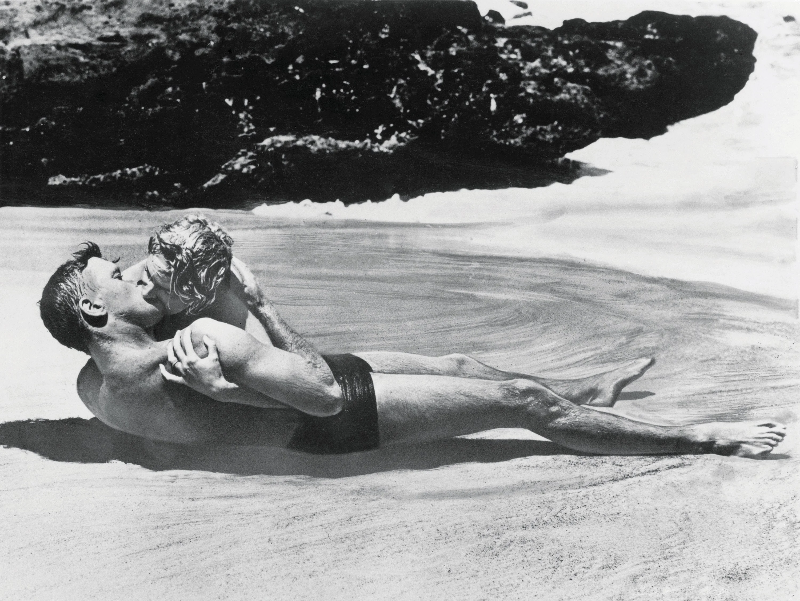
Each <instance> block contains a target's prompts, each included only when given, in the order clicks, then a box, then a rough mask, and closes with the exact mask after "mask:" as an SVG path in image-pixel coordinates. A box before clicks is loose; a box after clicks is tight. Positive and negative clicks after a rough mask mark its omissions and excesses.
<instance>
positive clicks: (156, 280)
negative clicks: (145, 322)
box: [137, 254, 186, 315]
mask: <svg viewBox="0 0 800 601" xmlns="http://www.w3.org/2000/svg"><path fill="white" fill-rule="evenodd" d="M171 282H172V268H171V267H170V266H169V265H168V264H167V262H166V260H165V259H164V257H162V256H161V255H158V254H151V255H148V256H147V260H146V261H145V263H144V267H143V268H142V273H141V274H140V275H139V280H138V282H137V283H138V285H139V286H140V290H141V293H142V296H143V297H144V298H145V300H147V302H149V303H152V304H153V305H155V306H157V307H159V309H160V311H161V312H162V315H175V314H176V313H180V312H181V311H183V310H184V309H185V308H186V303H184V302H183V301H182V300H181V299H180V298H179V297H178V296H177V295H176V294H174V293H173V292H171V288H172V287H171V285H170V284H171Z"/></svg>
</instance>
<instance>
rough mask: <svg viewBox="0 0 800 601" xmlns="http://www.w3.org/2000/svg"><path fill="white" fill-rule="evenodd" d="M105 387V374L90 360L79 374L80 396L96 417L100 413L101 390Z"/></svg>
mask: <svg viewBox="0 0 800 601" xmlns="http://www.w3.org/2000/svg"><path fill="white" fill-rule="evenodd" d="M102 386H103V374H101V373H100V370H99V369H98V367H97V364H96V363H95V362H94V359H89V360H88V361H87V362H86V365H84V366H83V369H81V372H80V373H79V374H78V396H79V397H80V398H81V401H83V404H84V405H86V408H87V409H88V410H89V411H91V412H92V413H93V414H94V415H97V414H98V412H99V411H100V389H101V388H102Z"/></svg>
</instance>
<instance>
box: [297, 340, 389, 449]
mask: <svg viewBox="0 0 800 601" xmlns="http://www.w3.org/2000/svg"><path fill="white" fill-rule="evenodd" d="M323 359H325V362H326V363H327V364H328V366H329V367H330V368H331V371H332V372H333V377H334V378H335V379H336V382H338V384H339V386H340V387H341V389H342V398H343V402H344V404H343V407H342V410H341V411H340V412H339V413H337V414H336V415H332V416H330V417H316V416H313V415H308V414H303V416H302V418H301V422H300V425H299V426H298V427H297V430H295V433H294V436H292V439H291V441H290V442H289V446H288V448H289V449H292V450H294V451H303V452H304V453H356V452H358V451H369V450H371V449H377V448H378V445H379V444H380V435H379V432H378V405H377V402H376V401H375V388H374V387H373V386H372V376H371V375H370V374H371V373H372V368H371V367H370V365H369V363H367V362H366V361H364V360H363V359H361V358H360V357H356V356H355V355H349V354H347V355H326V356H323Z"/></svg>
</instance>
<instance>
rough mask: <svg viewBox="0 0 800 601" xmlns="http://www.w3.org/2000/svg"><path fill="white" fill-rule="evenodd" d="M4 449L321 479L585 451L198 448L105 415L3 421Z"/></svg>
mask: <svg viewBox="0 0 800 601" xmlns="http://www.w3.org/2000/svg"><path fill="white" fill-rule="evenodd" d="M0 445H3V446H5V447H13V448H18V449H23V450H26V451H33V452H34V453H36V454H37V455H40V456H42V457H45V458H47V459H51V460H53V461H65V462H72V463H108V462H110V461H121V462H123V463H133V464H136V465H140V466H142V467H144V468H146V469H149V470H153V471H164V470H196V471H205V472H215V473H224V474H239V475H256V474H261V475H271V476H284V475H305V476H314V477H318V478H343V477H348V476H360V475H364V474H372V473H377V472H387V471H394V470H426V469H434V468H438V467H442V466H446V465H454V464H459V463H472V462H477V463H494V462H501V461H508V460H511V459H517V458H521V457H528V456H531V455H555V454H574V455H579V454H580V453H577V452H574V451H570V450H569V449H564V448H563V447H559V446H558V445H556V444H553V443H551V442H546V441H537V440H486V439H465V438H453V439H449V440H443V441H437V442H435V443H426V444H418V445H414V446H406V445H399V446H395V447H388V448H384V449H380V450H377V451H371V452H368V453H354V454H350V455H328V456H324V455H307V454H304V453H295V452H291V451H286V450H283V449H276V448H271V447H258V446H203V447H193V446H184V445H175V444H169V443H162V442H155V441H152V440H148V439H145V438H140V437H138V436H132V435H130V434H125V433H124V432H119V431H117V430H114V429H112V428H109V427H108V426H106V425H105V424H103V423H102V422H101V421H100V420H98V419H97V418H93V419H88V420H87V419H82V418H68V419H60V420H24V421H16V422H6V423H3V424H0Z"/></svg>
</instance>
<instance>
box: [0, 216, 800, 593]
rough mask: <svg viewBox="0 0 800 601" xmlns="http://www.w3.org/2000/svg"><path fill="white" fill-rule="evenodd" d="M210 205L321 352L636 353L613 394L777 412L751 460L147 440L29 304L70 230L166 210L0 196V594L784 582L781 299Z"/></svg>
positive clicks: (517, 365) (652, 588) (659, 415)
mask: <svg viewBox="0 0 800 601" xmlns="http://www.w3.org/2000/svg"><path fill="white" fill-rule="evenodd" d="M214 216H215V217H216V218H218V219H219V220H221V221H222V222H223V223H224V224H225V225H226V226H228V227H229V229H230V230H231V232H232V234H233V235H234V238H235V239H236V241H237V246H236V248H237V253H238V254H239V255H240V256H241V257H242V258H243V259H245V260H246V261H248V262H249V263H250V264H251V265H252V266H253V267H254V269H255V271H256V272H257V274H258V275H259V276H260V277H261V278H262V279H263V280H264V281H265V282H267V284H268V289H269V292H270V294H271V295H272V297H273V298H274V299H275V300H276V301H277V304H278V306H279V308H280V309H281V311H282V312H283V313H284V314H285V316H286V317H287V318H288V319H289V321H290V322H291V323H293V324H294V325H295V326H296V327H297V328H298V329H299V330H300V331H302V332H304V333H307V334H308V335H310V336H311V338H312V339H313V340H314V341H315V342H316V343H317V345H318V346H319V347H320V348H321V349H323V350H325V351H354V350H379V349H391V348H394V349H402V350H408V351H413V352H422V353H431V354H435V353H442V352H448V351H453V350H459V351H464V352H469V353H472V354H474V355H476V356H478V357H479V358H482V359H484V360H486V361H488V362H490V363H492V364H495V365H497V366H500V367H506V368H509V369H513V370H520V371H526V370H527V371H531V372H538V373H543V374H552V375H556V374H561V375H572V376H578V375H585V374H588V373H593V372H595V371H599V370H601V369H603V368H605V367H610V366H612V365H615V364H616V363H618V362H621V361H624V360H626V359H629V358H633V357H637V356H640V355H643V354H655V355H656V356H657V357H658V363H657V364H656V366H655V367H654V368H652V370H651V371H650V372H649V373H648V374H647V375H646V377H645V378H643V379H642V380H640V381H638V382H636V383H635V384H634V385H632V386H631V388H630V390H629V391H628V394H627V395H626V396H624V397H623V400H621V401H620V402H619V403H618V405H617V408H616V409H615V411H618V412H619V413H621V414H624V415H628V416H631V417H634V418H639V419H648V420H651V421H654V422H658V423H684V422H687V421H695V420H702V419H722V420H731V419H739V418H747V417H761V416H774V417H779V418H781V419H783V420H786V421H787V422H790V424H791V425H790V428H791V430H790V436H789V437H788V438H787V440H786V441H785V442H784V443H783V444H782V445H781V446H780V447H778V449H777V451H776V453H775V454H774V455H773V456H772V458H771V459H770V460H765V461H754V460H746V459H740V458H728V457H717V456H684V457H592V456H582V455H578V454H574V453H570V452H565V451H564V450H562V449H559V448H558V447H556V446H554V445H552V444H550V443H547V442H543V441H541V440H540V439H537V438H536V437H533V436H531V435H529V434H528V433H527V432H524V431H517V430H510V431H494V432H490V433H487V434H485V435H483V436H481V437H480V438H468V439H457V440H453V441H448V442H443V443H440V444H435V445H427V446H425V447H423V448H400V447H398V448H395V449H386V450H381V451H377V452H373V453H366V454H360V455H352V456H347V457H336V458H313V457H306V456H302V455H294V454H290V453H286V452H276V451H271V450H268V449H259V448H250V447H240V448H226V449H204V450H202V451H188V450H185V449H180V448H176V447H169V446H165V445H156V444H153V443H148V442H146V441H143V440H140V439H136V438H134V437H130V436H126V435H122V434H118V433H115V432H113V431H111V430H109V429H108V428H105V427H104V426H102V425H101V424H99V423H98V422H97V420H92V419H90V418H91V415H90V414H89V412H88V411H87V410H86V409H85V408H84V407H83V406H82V405H81V403H80V401H79V399H78V397H77V395H76V393H75V390H74V381H75V376H76V374H77V371H78V369H79V368H80V366H81V365H82V363H83V361H84V357H83V356H82V355H80V354H79V353H77V352H74V351H69V350H67V349H63V348H60V347H59V346H58V345H57V344H56V343H55V342H54V341H53V340H52V339H51V338H50V337H49V335H48V334H47V332H46V331H45V330H44V328H43V327H42V326H41V324H40V323H39V319H38V315H37V309H36V306H35V302H36V300H37V299H38V295H39V293H40V290H41V286H42V285H43V283H44V282H45V281H46V278H47V277H48V275H49V273H50V272H51V271H52V269H53V268H54V266H55V265H56V264H57V263H59V262H60V261H61V260H63V258H64V257H65V255H66V254H67V253H68V252H69V251H71V250H72V249H74V247H75V245H76V243H77V242H79V241H81V240H84V239H86V238H91V239H93V240H95V241H96V242H98V243H99V244H100V245H101V246H102V247H103V248H104V250H105V251H106V254H107V255H108V256H113V255H115V254H118V255H120V256H121V257H122V262H123V263H126V262H128V261H130V260H132V259H133V258H135V257H137V256H140V253H141V250H142V249H143V246H144V240H145V238H146V235H147V233H148V232H149V230H150V229H151V228H152V226H154V225H156V224H158V223H161V222H164V221H167V220H169V219H171V218H172V217H173V214H167V213H160V214H148V213H140V212H133V211H131V212H126V213H121V212H112V211H88V210H82V209H62V210H55V209H24V208H19V209H9V208H5V209H0V224H2V225H0V229H1V230H2V231H1V233H0V241H1V242H0V243H1V244H2V251H3V252H2V253H0V256H2V259H0V284H1V285H0V308H1V309H2V310H1V311H0V320H1V323H2V331H3V334H4V336H3V340H4V343H5V344H4V348H3V350H2V364H3V376H4V377H3V380H2V385H3V387H4V394H3V396H2V398H3V403H0V445H3V447H2V448H0V491H2V492H1V493H0V515H2V516H3V517H2V519H3V528H2V535H0V540H2V543H0V553H2V559H1V561H2V565H3V576H2V578H1V579H0V598H3V599H12V600H17V599H102V600H109V599H243V598H249V599H253V598H256V599H275V600H279V599H302V598H327V599H332V600H335V599H343V600H344V599H436V600H438V599H450V598H454V599H548V600H560V599H570V600H576V599H591V600H596V599H609V600H611V599H621V600H626V601H627V600H634V599H643V600H648V601H650V600H655V599H670V600H676V599H692V600H698V599H719V600H737V601H740V600H748V599H761V598H765V597H766V598H770V599H773V600H784V599H793V598H796V596H797V594H798V587H797V584H796V576H795V574H796V569H797V566H798V565H800V561H799V560H800V552H798V546H797V544H798V519H799V518H800V516H799V515H798V509H800V504H798V496H799V495H798V493H799V492H800V490H798V477H797V473H798V453H797V451H798V443H797V440H798V437H797V432H796V429H797V425H796V424H795V423H794V422H795V421H796V416H797V414H798V401H797V395H798V390H800V379H799V378H798V376H800V361H798V359H799V358H800V357H798V354H799V353H798V346H797V341H798V333H799V332H800V325H799V324H798V322H797V320H796V304H795V303H794V302H790V301H782V300H776V299H774V298H771V297H767V296H759V295H755V294H751V293H744V292H740V291H737V290H735V289H733V288H725V287H722V286H718V285H707V284H690V283H685V282H679V281H676V280H665V279H654V278H647V277H644V276H639V275H633V274H630V273H626V272H622V271H618V270H613V269H601V268H597V267H593V266H592V265H591V264H588V263H569V262H564V261H556V260H543V259H525V258H498V257H489V256H481V255H476V254H458V253H454V252H450V253H445V252H437V251H435V250H431V249H435V248H437V245H438V242H439V241H442V240H447V239H452V238H453V237H454V236H457V235H458V231H459V230H458V228H457V227H448V226H436V227H430V226H414V225H386V224H383V225H381V224H371V225H369V226H367V225H359V224H353V223H344V222H329V223H322V222H319V223H314V224H313V225H304V224H302V223H297V222H291V221H287V222H279V221H276V220H272V221H267V220H266V219H261V218H258V217H254V216H252V215H249V214H245V213H233V212H231V213H216V214H214ZM34 420H36V421H34Z"/></svg>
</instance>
